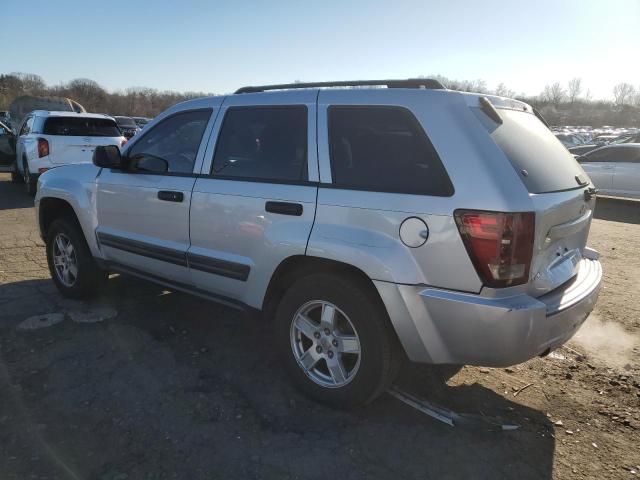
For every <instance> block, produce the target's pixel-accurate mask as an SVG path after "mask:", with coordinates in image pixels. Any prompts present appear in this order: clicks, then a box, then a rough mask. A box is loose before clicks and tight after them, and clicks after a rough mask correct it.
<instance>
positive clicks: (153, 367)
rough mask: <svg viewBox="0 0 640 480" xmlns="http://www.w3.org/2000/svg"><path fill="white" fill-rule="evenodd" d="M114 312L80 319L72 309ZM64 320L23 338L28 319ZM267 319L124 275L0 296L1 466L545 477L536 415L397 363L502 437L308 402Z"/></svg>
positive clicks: (406, 382)
mask: <svg viewBox="0 0 640 480" xmlns="http://www.w3.org/2000/svg"><path fill="white" fill-rule="evenodd" d="M104 306H109V307H111V308H114V309H115V310H116V311H117V317H115V318H113V319H111V320H107V321H105V322H101V323H93V324H80V323H75V322H74V321H73V320H72V316H73V315H72V313H73V312H74V311H78V310H84V311H87V310H91V309H96V308H100V307H104ZM47 312H60V313H63V314H64V315H65V318H66V319H65V320H64V321H63V322H62V323H59V324H57V325H54V326H52V327H49V328H46V329H41V330H35V331H29V332H23V331H18V330H16V328H15V327H16V326H17V325H18V324H19V322H21V321H22V320H23V319H24V318H25V317H26V316H29V315H34V314H41V313H47ZM273 345H274V342H273V339H272V332H271V328H270V325H269V322H268V321H266V320H261V319H258V318H247V317H245V316H244V315H243V314H242V313H239V312H236V311H233V310H230V309H227V308H225V307H222V306H219V305H216V304H213V303H209V302H206V301H203V300H200V299H197V298H193V297H190V296H187V295H183V294H178V293H171V292H167V291H166V290H163V289H162V288H159V287H156V286H154V285H150V284H148V283H145V282H141V281H139V280H136V279H133V278H127V277H116V278H112V279H111V280H110V281H109V284H108V286H107V288H106V289H105V291H104V292H103V294H102V296H101V297H100V298H98V299H96V300H94V301H92V302H90V303H82V302H70V301H67V300H63V299H62V298H61V297H60V296H59V295H58V294H57V292H56V291H55V290H54V289H52V288H51V285H50V281H49V280H38V281H25V282H18V283H14V284H8V285H3V286H0V471H2V472H3V478H4V479H13V478H16V479H22V478H30V476H32V475H47V476H48V478H61V479H62V478H65V479H66V478H74V479H76V478H80V479H111V480H115V479H124V478H129V479H152V478H189V479H200V478H207V479H210V478H267V479H268V478H274V479H275V478H277V479H283V478H285V479H286V478H313V479H315V478H318V479H326V478H327V477H330V476H335V475H338V476H339V477H340V478H344V479H357V478H390V479H391V478H392V479H405V478H406V479H412V478H420V479H426V478H434V479H449V478H450V479H454V478H456V479H457V478H474V479H477V478H487V479H497V478H518V479H528V478H535V479H540V478H551V476H552V475H551V474H552V464H553V452H554V440H553V438H552V437H551V436H550V433H551V430H552V429H551V425H550V424H549V421H548V419H547V418H546V417H545V416H544V414H543V413H542V412H538V411H534V410H531V409H528V408H526V407H523V406H521V405H518V404H516V403H512V402H510V401H509V400H507V399H505V398H504V397H502V396H501V395H498V394H496V393H495V392H494V391H492V390H488V389H486V388H484V387H482V386H480V385H477V384H474V385H466V386H460V387H450V386H447V385H446V384H445V383H444V382H443V381H442V380H439V379H437V378H436V377H437V376H436V375H434V370H433V369H431V368H428V367H425V366H419V365H407V366H406V368H404V370H403V373H402V376H401V379H400V381H399V382H400V384H401V385H402V387H403V388H405V389H407V390H409V391H411V392H412V393H415V394H417V395H420V396H423V397H426V398H428V399H430V400H432V401H436V402H438V403H440V404H443V405H446V406H449V407H451V408H454V409H456V410H457V411H460V412H467V413H482V414H484V415H491V416H499V417H501V418H504V419H505V420H508V421H509V422H512V423H517V424H520V425H522V428H521V429H520V430H517V431H513V432H496V431H491V430H490V428H486V429H485V428H481V429H468V428H459V427H456V428H452V427H449V426H446V425H444V424H441V423H438V422H436V421H435V420H432V419H431V418H429V417H426V416H425V415H424V414H421V413H419V412H417V411H416V410H413V409H412V408H410V407H408V406H406V405H404V404H402V403H400V402H399V401H398V400H396V399H394V398H392V397H391V396H390V395H383V397H381V398H380V399H379V400H378V401H376V402H374V403H373V404H372V405H370V406H368V407H366V408H363V409H360V410H358V411H354V412H342V411H335V410H331V409H328V408H325V407H323V406H320V405H318V404H315V403H313V402H311V401H309V400H307V399H306V398H304V397H302V396H301V395H299V394H298V392H297V391H295V390H293V389H292V387H291V386H290V384H289V382H288V381H287V379H286V377H285V375H284V372H283V371H282V370H281V368H280V365H279V363H278V361H277V356H276V352H275V350H274V346H273Z"/></svg>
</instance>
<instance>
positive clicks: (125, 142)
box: [120, 138, 128, 147]
mask: <svg viewBox="0 0 640 480" xmlns="http://www.w3.org/2000/svg"><path fill="white" fill-rule="evenodd" d="M127 142H128V140H127V139H126V138H123V139H122V140H121V141H120V146H121V147H124V146H125V145H126V144H127Z"/></svg>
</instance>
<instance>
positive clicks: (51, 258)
mask: <svg viewBox="0 0 640 480" xmlns="http://www.w3.org/2000/svg"><path fill="white" fill-rule="evenodd" d="M46 240H47V242H46V244H47V263H48V264H49V272H50V273H51V278H52V279H53V282H54V283H55V284H56V287H58V290H59V291H60V293H62V295H64V296H65V297H69V298H85V297H89V296H91V295H93V294H95V293H96V292H97V291H98V289H99V287H100V285H102V284H103V282H104V280H106V278H107V274H106V272H104V271H103V270H102V269H100V267H98V265H97V264H96V262H95V260H94V259H93V256H92V255H91V251H90V250H89V246H88V245H87V242H86V241H85V239H84V235H83V234H82V230H81V229H80V226H79V225H78V222H77V221H75V219H74V218H70V217H64V218H58V219H56V220H54V221H53V222H52V223H51V226H50V227H49V229H48V230H47V238H46Z"/></svg>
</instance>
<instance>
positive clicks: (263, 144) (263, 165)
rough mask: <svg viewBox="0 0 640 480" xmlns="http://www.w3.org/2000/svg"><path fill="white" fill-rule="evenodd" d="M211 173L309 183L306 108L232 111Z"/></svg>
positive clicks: (291, 107)
mask: <svg viewBox="0 0 640 480" xmlns="http://www.w3.org/2000/svg"><path fill="white" fill-rule="evenodd" d="M211 173H212V175H214V176H219V177H237V178H245V179H254V180H273V181H276V182H277V181H304V180H307V178H308V172H307V107H305V106H304V105H299V106H298V105H296V106H281V107H235V108H229V109H228V110H227V113H226V115H225V117H224V121H223V123H222V128H221V129H220V134H219V135H218V142H217V145H216V151H215V155H214V158H213V166H212V171H211Z"/></svg>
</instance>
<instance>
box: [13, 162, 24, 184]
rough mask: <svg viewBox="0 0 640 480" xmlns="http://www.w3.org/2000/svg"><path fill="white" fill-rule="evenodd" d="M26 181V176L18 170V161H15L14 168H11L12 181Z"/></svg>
mask: <svg viewBox="0 0 640 480" xmlns="http://www.w3.org/2000/svg"><path fill="white" fill-rule="evenodd" d="M22 182H24V178H23V177H22V174H21V173H20V171H19V170H18V162H14V164H13V170H11V183H22Z"/></svg>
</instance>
